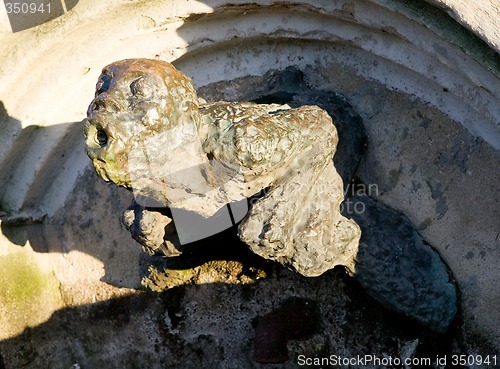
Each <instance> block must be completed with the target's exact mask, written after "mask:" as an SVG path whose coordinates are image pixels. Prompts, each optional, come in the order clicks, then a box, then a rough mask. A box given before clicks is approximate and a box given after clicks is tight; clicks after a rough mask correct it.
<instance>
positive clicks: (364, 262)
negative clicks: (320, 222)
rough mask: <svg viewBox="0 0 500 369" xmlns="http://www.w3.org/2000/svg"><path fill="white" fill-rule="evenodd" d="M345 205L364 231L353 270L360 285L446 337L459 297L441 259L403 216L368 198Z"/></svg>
mask: <svg viewBox="0 0 500 369" xmlns="http://www.w3.org/2000/svg"><path fill="white" fill-rule="evenodd" d="M346 204H348V205H349V206H345V207H344V209H346V210H347V213H348V214H349V216H351V217H352V218H353V219H354V220H356V222H357V223H358V224H359V226H360V227H361V229H362V235H361V240H360V245H359V251H358V254H357V256H356V266H355V268H354V274H355V276H356V278H357V279H358V280H359V282H360V283H361V285H362V286H363V287H364V288H365V289H366V290H367V291H368V293H370V295H372V296H373V297H374V298H375V299H376V300H378V301H379V302H380V303H382V304H383V305H384V306H386V307H388V308H389V309H391V310H395V311H397V312H399V313H402V314H404V315H407V316H409V317H412V318H414V319H415V320H417V321H418V322H419V323H420V324H422V325H424V326H427V327H429V328H431V329H433V330H435V331H437V332H441V333H444V332H446V330H447V329H448V327H449V325H450V323H451V321H452V319H453V318H454V317H455V314H456V312H457V306H456V303H457V296H456V291H455V286H454V285H453V282H452V281H451V278H450V275H449V274H448V271H447V269H446V266H445V264H444V263H443V261H442V260H441V258H440V257H439V254H438V253H437V252H436V251H435V250H434V249H432V248H431V246H429V245H428V244H427V243H426V242H425V241H424V240H423V239H422V237H421V236H420V235H419V234H418V233H417V231H416V230H415V229H414V228H413V227H412V225H411V223H410V222H409V221H408V220H407V219H406V218H405V217H404V216H403V215H400V214H398V213H397V212H396V211H394V210H392V209H390V208H388V207H386V206H384V205H382V204H381V203H378V202H376V201H375V200H373V199H371V198H370V197H369V196H367V195H357V196H353V197H350V198H348V199H347V200H346ZM355 209H356V210H355Z"/></svg>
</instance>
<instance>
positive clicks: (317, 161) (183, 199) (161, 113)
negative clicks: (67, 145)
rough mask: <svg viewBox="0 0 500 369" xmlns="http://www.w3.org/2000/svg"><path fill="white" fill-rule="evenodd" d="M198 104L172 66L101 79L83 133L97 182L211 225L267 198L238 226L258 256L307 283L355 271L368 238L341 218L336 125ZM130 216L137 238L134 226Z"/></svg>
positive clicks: (116, 72) (295, 113) (117, 66)
mask: <svg viewBox="0 0 500 369" xmlns="http://www.w3.org/2000/svg"><path fill="white" fill-rule="evenodd" d="M198 102H199V100H198V98H197V96H196V91H195V90H194V87H193V86H192V84H191V82H190V80H189V79H188V78H187V77H186V76H185V75H184V74H182V73H180V72H178V71H177V70H175V69H174V68H173V67H172V66H171V65H170V64H169V63H166V62H161V61H156V60H147V59H128V60H123V61H119V62H115V63H113V64H111V65H109V66H107V67H106V68H104V70H103V72H102V74H101V76H100V78H99V81H98V84H97V87H96V96H95V98H94V100H93V101H92V103H91V105H90V107H89V110H88V119H87V120H86V123H85V137H86V144H87V154H88V155H89V157H90V158H91V159H92V161H93V164H94V167H95V169H96V172H97V173H98V175H99V176H101V178H103V179H104V180H106V181H111V182H113V183H115V184H117V185H119V186H122V187H125V188H128V189H130V190H133V191H134V193H135V194H136V201H138V202H140V203H142V205H147V206H156V207H160V208H164V207H169V208H171V209H182V210H184V211H188V212H194V213H197V214H199V215H201V216H203V217H210V216H213V215H214V214H215V215H216V216H219V214H217V212H219V211H220V210H221V208H222V207H224V206H225V205H226V204H228V203H233V202H237V201H240V200H242V199H244V198H245V197H248V196H251V195H254V194H256V193H258V192H259V191H261V190H264V189H267V191H266V192H267V193H266V194H265V195H264V196H263V197H262V198H261V199H259V200H258V201H256V202H255V203H254V204H253V206H252V207H251V208H250V210H249V212H248V215H247V216H246V217H245V219H244V220H243V221H242V223H241V225H240V227H239V236H240V238H241V239H242V240H243V241H244V242H246V243H247V244H248V245H249V246H250V248H251V249H252V250H253V251H254V252H255V253H257V254H258V255H261V256H263V257H264V258H267V259H271V260H276V261H278V262H280V263H282V264H284V265H288V266H290V267H292V268H293V269H295V270H296V271H298V272H300V273H301V274H303V275H306V276H317V275H320V274H322V273H324V272H325V271H326V270H328V269H331V268H333V267H334V266H335V265H339V264H340V265H345V266H347V267H348V268H350V269H352V267H353V260H354V256H355V254H356V251H357V244H358V240H359V236H360V231H359V228H358V226H357V225H356V224H355V223H354V222H353V221H351V220H348V219H346V218H344V217H343V216H342V215H341V214H340V211H339V207H340V203H341V202H342V200H343V191H342V190H343V188H342V179H341V178H340V176H339V175H338V173H337V172H336V170H335V167H334V166H333V163H332V157H333V155H334V154H335V149H336V145H337V142H338V136H337V131H336V129H335V126H334V125H333V124H332V120H331V118H330V116H329V115H328V114H327V113H326V112H325V111H324V110H322V109H320V108H318V107H315V106H301V107H299V108H296V109H291V108H290V107H289V106H287V105H277V104H255V103H228V102H217V103H211V104H201V105H198ZM291 199H293V200H292V201H291ZM134 214H135V213H134ZM125 217H126V224H128V225H129V227H131V226H133V224H134V223H137V221H136V220H132V217H131V216H130V215H126V216H125ZM146 217H147V215H146ZM174 221H175V219H174ZM139 224H140V221H139ZM164 224H166V221H165V223H164ZM179 226H180V224H177V227H179ZM153 227H154V226H153ZM147 233H148V232H146V234H147ZM158 241H159V240H155V241H154V242H158Z"/></svg>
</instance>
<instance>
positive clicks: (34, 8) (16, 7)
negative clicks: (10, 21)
mask: <svg viewBox="0 0 500 369" xmlns="http://www.w3.org/2000/svg"><path fill="white" fill-rule="evenodd" d="M5 8H6V9H7V14H35V13H42V14H43V13H50V3H47V4H45V3H41V4H37V3H5Z"/></svg>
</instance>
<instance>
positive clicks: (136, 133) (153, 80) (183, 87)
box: [84, 59, 200, 189]
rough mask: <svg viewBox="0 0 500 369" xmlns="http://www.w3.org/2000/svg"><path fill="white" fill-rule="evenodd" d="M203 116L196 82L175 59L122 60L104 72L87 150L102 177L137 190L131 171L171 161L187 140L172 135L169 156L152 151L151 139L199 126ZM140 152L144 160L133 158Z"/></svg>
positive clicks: (91, 114) (87, 123) (90, 122)
mask: <svg viewBox="0 0 500 369" xmlns="http://www.w3.org/2000/svg"><path fill="white" fill-rule="evenodd" d="M199 120H200V118H199V113H198V99H197V95H196V90H195V89H194V86H193V84H192V82H191V80H190V79H189V78H188V77H187V76H185V75H184V74H183V73H181V72H179V71H178V70H176V69H175V68H174V67H173V66H172V65H171V64H170V63H167V62H164V61H160V60H151V59H125V60H121V61H117V62H114V63H112V64H110V65H108V66H107V67H105V68H104V69H103V70H102V73H101V75H100V77H99V80H98V82H97V85H96V92H95V97H94V99H93V101H92V102H91V104H90V106H89V108H88V111H87V119H86V120H85V129H84V135H85V143H86V153H87V155H88V156H89V157H90V159H91V160H92V162H93V165H94V168H95V170H96V172H97V174H98V175H99V176H100V177H101V178H102V179H104V180H105V181H111V182H113V183H115V184H117V185H119V186H122V187H125V188H128V189H132V187H133V185H132V182H133V178H131V172H136V173H137V171H140V169H141V168H146V167H147V168H146V169H147V170H151V167H148V164H151V162H152V161H154V160H161V161H162V162H166V161H168V160H169V157H168V153H169V152H170V153H171V152H175V147H176V146H178V145H181V144H182V141H183V138H182V137H175V133H174V134H171V135H170V136H171V137H169V138H168V140H169V142H168V145H169V147H163V152H162V154H161V155H163V156H161V155H160V156H157V155H156V154H155V153H154V152H151V151H148V152H146V151H147V150H146V151H145V149H144V148H145V147H152V145H148V143H149V142H150V141H151V140H152V139H154V138H155V137H156V136H158V135H159V134H160V133H163V134H164V135H165V132H178V131H179V130H178V129H177V130H176V127H181V126H182V127H184V126H185V125H186V124H189V125H190V126H192V127H194V129H195V130H196V128H197V127H198V126H199ZM182 129H184V130H185V128H182ZM153 146H154V145H153ZM134 153H135V154H134ZM138 153H139V154H140V155H139V156H141V155H142V156H141V157H140V158H139V159H138V158H137V157H133V155H136V156H137V154H138ZM165 155H167V156H165ZM131 165H132V167H131ZM133 175H134V174H132V176H133Z"/></svg>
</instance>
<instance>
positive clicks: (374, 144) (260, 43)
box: [0, 0, 500, 365]
mask: <svg viewBox="0 0 500 369" xmlns="http://www.w3.org/2000/svg"><path fill="white" fill-rule="evenodd" d="M430 2H432V3H439V4H440V5H441V6H442V7H444V8H445V9H446V11H451V12H453V14H454V17H455V18H457V19H460V21H463V20H464V21H465V23H467V24H468V25H470V27H471V28H472V29H473V30H474V32H475V33H478V34H480V35H481V37H483V39H485V40H486V41H487V42H488V43H489V44H490V45H493V47H495V45H497V44H498V42H496V41H495V40H496V39H498V37H496V38H495V30H497V28H498V27H496V26H495V25H494V22H489V24H488V26H486V25H485V26H484V27H483V26H481V25H480V24H479V25H478V24H477V23H475V17H476V16H477V15H479V14H483V13H484V12H483V10H484V9H486V11H487V12H488V14H492V11H491V6H490V5H491V4H493V3H494V2H492V1H484V2H476V3H471V2H463V1H461V0H456V1H451V0H446V1H441V0H432V1H430ZM444 4H445V5H444ZM462 4H465V6H466V8H467V11H469V10H470V13H469V12H467V14H466V13H464V11H463V9H464V8H463V5H462ZM247 5H248V4H247V3H246V2H244V1H234V2H231V3H230V4H229V3H226V2H225V1H223V0H213V1H208V0H207V1H199V2H184V1H182V2H177V1H172V2H155V3H154V4H153V3H151V2H129V1H119V0H117V1H113V2H99V1H94V0H81V1H80V2H79V4H78V5H77V6H76V7H75V8H74V9H73V10H72V11H71V12H68V13H67V14H66V15H64V16H62V17H60V18H58V21H57V22H52V23H48V24H46V25H43V26H40V27H38V28H36V29H31V30H26V31H23V32H20V33H16V34H10V30H9V27H8V25H7V24H5V22H4V21H5V19H0V22H2V23H1V26H2V27H1V30H2V34H1V38H2V43H1V44H0V57H1V60H2V65H1V69H2V70H3V71H4V72H5V71H8V72H5V73H2V84H1V85H0V93H1V97H0V99H1V100H2V102H3V105H2V107H0V111H1V113H2V114H1V115H2V122H1V123H0V124H1V126H0V127H1V129H2V135H0V142H1V144H2V145H0V167H1V168H2V172H1V173H0V189H1V191H0V197H1V210H2V211H4V212H8V213H9V218H8V219H7V220H5V221H4V222H2V232H3V234H4V236H5V237H7V238H6V241H5V242H7V243H9V242H14V243H16V242H18V240H19V239H23V240H24V242H21V244H24V243H25V242H26V234H27V233H28V234H29V232H26V228H23V227H31V226H28V225H27V224H33V223H40V222H43V224H47V223H50V222H53V224H52V225H55V228H56V229H57V232H55V233H54V234H51V235H50V236H51V237H52V238H51V237H48V239H50V240H51V241H53V240H54V237H55V238H57V237H59V238H60V240H59V242H58V243H56V244H55V245H57V247H59V245H62V246H61V247H60V248H61V250H63V251H64V252H67V251H68V250H83V252H82V253H81V254H76V253H73V254H72V255H70V257H68V260H69V261H68V262H65V263H61V264H57V263H54V269H55V275H57V276H61V275H63V276H65V278H66V279H64V278H62V277H59V278H61V279H62V280H60V281H59V282H58V283H61V285H62V286H63V287H65V286H66V292H65V293H66V295H67V296H70V297H71V298H70V299H69V300H72V299H75V301H80V302H81V303H84V302H83V301H85V302H90V297H88V296H87V292H86V291H88V290H90V288H93V287H94V285H87V284H85V283H83V282H82V280H81V278H80V277H81V273H83V272H87V273H89V274H90V276H89V277H88V279H86V281H94V280H97V281H98V282H97V283H100V281H99V279H100V278H101V277H102V275H101V274H100V273H101V269H103V268H102V265H101V266H99V265H100V264H98V263H99V262H102V263H104V264H105V265H106V267H105V268H104V269H106V271H107V272H109V269H110V267H109V265H110V264H113V265H118V264H121V265H124V266H123V267H122V269H120V271H122V272H124V273H125V272H127V273H129V274H130V271H131V270H134V268H135V263H136V259H135V258H130V260H129V259H126V260H128V261H126V260H125V258H123V259H120V262H116V260H118V259H116V258H115V259H114V260H115V261H113V260H112V259H111V256H106V255H108V254H109V255H117V253H115V251H116V250H117V249H115V248H114V247H115V246H114V245H113V241H115V244H116V245H124V246H123V248H122V251H124V250H128V251H127V252H129V251H130V248H129V247H131V244H132V243H131V244H127V242H126V240H127V239H128V234H125V233H126V232H125V231H124V230H123V229H120V228H119V227H118V226H117V225H114V226H113V227H108V226H107V224H99V227H100V228H99V229H101V228H102V229H101V230H102V232H103V233H105V232H107V234H108V236H109V240H106V241H105V242H104V241H102V240H101V239H100V238H99V234H97V233H96V234H95V235H89V233H88V232H87V233H85V235H82V234H81V233H82V232H83V231H81V230H80V228H79V227H80V226H78V225H76V223H75V224H72V223H71V221H69V220H68V219H70V218H71V216H73V217H74V214H73V212H74V211H81V210H79V209H80V208H79V207H80V205H81V204H82V203H83V204H86V205H85V206H87V207H88V208H86V209H87V212H85V213H84V215H85V217H87V218H86V219H83V218H82V219H78V221H80V220H81V221H82V225H81V227H82V228H84V227H85V226H88V224H92V219H89V218H88V217H90V216H91V215H92V214H94V213H95V211H102V212H103V214H105V215H106V217H107V218H109V217H110V216H112V215H113V216H114V215H115V213H116V214H118V213H119V212H120V211H121V210H120V209H121V206H119V205H116V204H122V205H123V206H126V204H125V202H126V201H125V200H123V201H122V202H121V203H120V202H111V201H109V202H110V203H112V204H113V207H111V208H109V209H108V208H105V207H104V205H103V204H99V206H98V207H95V204H92V202H91V200H86V199H92V193H91V192H89V193H87V192H85V191H84V190H82V183H85V188H89V186H88V185H87V184H88V183H94V181H93V178H92V177H89V175H88V173H89V172H88V169H89V162H88V158H86V157H85V155H84V154H83V142H81V140H79V138H78V136H79V133H78V132H79V130H80V126H79V124H78V123H76V124H67V123H68V122H78V121H80V120H81V119H82V118H83V116H84V113H85V108H86V106H87V105H88V102H89V97H90V96H92V95H93V90H94V86H95V81H96V78H97V76H98V75H99V73H100V70H101V69H102V67H103V66H104V65H107V64H109V63H110V62H113V61H115V60H119V59H123V58H128V57H149V58H161V59H164V60H167V61H171V62H174V64H175V65H176V66H177V67H178V68H179V69H180V70H182V71H184V72H187V73H188V75H189V76H191V77H192V78H193V80H194V82H195V85H196V87H197V88H201V87H203V86H207V85H209V84H210V83H213V82H217V81H222V82H223V83H221V84H220V85H219V88H218V90H217V94H215V92H214V94H213V96H214V98H220V99H222V100H228V99H231V98H235V99H236V98H238V96H240V95H238V89H239V86H238V85H237V84H235V83H231V82H230V81H232V80H234V79H235V78H239V77H248V76H257V77H258V76H263V75H264V74H265V73H266V72H267V71H269V70H273V69H280V70H283V69H285V68H286V67H288V66H296V67H297V68H298V69H300V70H302V71H304V73H305V75H306V78H307V81H308V83H309V85H310V86H311V87H312V88H314V89H317V90H331V91H336V92H339V93H341V94H343V95H344V96H346V97H347V98H348V100H349V101H350V103H351V104H352V106H353V107H354V109H355V110H356V111H357V112H358V113H359V114H360V116H361V117H362V119H363V121H364V123H365V128H366V133H367V136H368V140H369V141H370V146H369V147H368V148H367V152H366V155H365V159H364V161H363V162H362V163H361V165H360V167H359V168H358V171H357V176H358V177H359V179H360V180H361V181H362V183H365V184H367V186H368V189H371V190H370V192H371V193H370V194H371V195H373V197H375V198H376V199H377V200H378V201H380V202H382V203H384V204H386V205H388V206H390V207H391V208H393V209H395V210H397V211H398V212H400V213H403V214H405V216H406V217H407V218H408V219H409V221H410V222H411V224H414V225H415V226H416V227H417V230H418V233H419V234H420V235H422V237H423V238H424V239H425V240H426V241H428V242H429V243H430V244H432V245H433V246H434V247H435V248H436V250H438V252H439V254H440V255H441V256H442V258H443V259H444V261H445V262H446V263H447V264H448V265H449V267H450V269H451V270H452V272H453V275H454V276H455V278H456V283H457V286H458V287H459V290H460V291H461V295H460V300H459V303H460V305H461V307H462V314H461V318H462V320H461V325H460V328H459V329H460V330H461V332H462V333H463V338H464V341H465V343H466V344H467V345H468V347H469V349H468V352H474V351H475V350H476V348H475V345H476V344H477V343H482V344H484V345H487V343H489V344H491V345H492V347H495V348H496V349H497V350H498V347H500V343H499V342H500V328H499V326H498V325H497V324H494V322H496V321H498V320H499V319H500V311H499V310H498V308H497V295H498V280H499V278H500V271H499V269H498V267H497V266H498V260H499V259H500V251H499V248H498V244H499V235H498V229H499V228H500V227H499V223H498V208H499V204H498V200H497V199H499V198H500V196H499V195H500V187H499V186H500V185H499V183H500V182H499V181H498V176H499V174H498V173H499V168H500V158H499V156H500V155H499V151H498V149H499V146H500V145H499V142H500V140H499V135H500V132H499V128H498V122H499V121H500V114H499V109H500V104H499V94H500V82H499V74H500V73H499V70H500V62H499V56H498V53H497V51H498V48H497V49H496V50H497V51H495V50H494V49H491V48H489V47H488V46H487V45H486V44H485V43H484V42H482V41H481V40H480V39H478V38H477V37H475V36H474V34H472V33H470V32H469V31H467V30H465V29H464V28H463V27H461V26H460V25H459V24H458V23H456V22H455V21H453V19H452V18H450V17H448V16H447V15H446V13H445V12H443V11H440V10H439V9H437V8H434V7H432V6H429V5H427V4H425V3H424V2H419V3H418V4H414V3H413V2H410V1H403V0H398V1H392V0H391V1H388V0H374V1H356V2H348V1H320V0H309V1H301V2H294V3H289V2H270V1H264V0H263V1H257V2H255V3H252V4H251V5H248V8H245V6H247ZM460 9H462V10H460ZM477 9H479V10H480V11H477ZM481 9H483V10H481ZM488 9H490V10H488ZM110 14H112V17H110ZM471 14H472V15H473V16H472V18H471V17H470V15H471ZM497 18H498V16H496V15H495V14H493V19H497ZM487 19H491V18H488V17H487V16H486V17H484V18H481V22H485V23H487ZM103 24H106V28H105V29H104V28H103V27H102V25H103ZM495 27H496V28H495ZM492 29H493V31H491V30H492ZM7 31H8V32H7ZM497 34H498V33H497ZM96 40H99V42H96ZM103 45H105V47H103ZM41 61H43V62H41ZM26 71H29V73H26ZM224 81H226V82H224ZM254 87H255V89H258V86H257V85H254ZM201 90H202V89H201ZM47 91H64V94H59V95H57V98H56V99H54V95H53V94H51V93H47ZM47 107H50V109H47ZM370 185H372V187H370ZM96 188H98V189H99V191H100V193H101V192H102V193H103V194H108V196H109V197H106V199H108V198H109V199H111V198H116V196H118V195H117V194H116V193H114V192H109V193H108V192H106V191H109V190H107V189H105V188H103V187H101V186H99V185H97V184H96ZM82 193H83V195H82ZM78 196H82V198H80V197H78ZM82 199H83V200H82ZM92 206H94V208H95V209H100V210H95V211H91V210H89V209H91V208H92ZM74 209H77V210H74ZM44 216H45V217H44ZM71 219H75V218H71ZM75 222H77V221H75ZM7 223H10V224H11V226H12V227H11V226H8V225H7ZM97 223H99V222H98V221H97V220H95V221H94V224H97ZM23 224H24V225H23ZM14 225H15V227H19V228H13V227H14ZM7 228H9V229H8V232H7ZM14 229H15V231H13V230H14ZM12 232H14V233H15V235H12ZM98 233H99V232H98ZM89 237H92V238H91V241H89V239H88V238H89ZM28 238H29V237H28ZM61 240H62V241H61ZM2 241H3V240H2ZM99 242H101V243H99ZM94 244H95V245H94ZM108 244H109V248H107V247H106V246H105V245H108ZM52 246H54V244H53V245H52ZM94 249H95V250H94ZM89 250H93V252H94V254H93V255H97V257H98V258H97V261H96V264H95V265H94V264H92V265H93V268H83V267H82V269H78V268H77V267H78V266H80V265H85V266H87V265H88V264H86V261H85V260H86V259H85V258H84V256H85V257H86V256H88V255H87V254H88V253H89ZM64 255H65V257H66V256H67V255H66V254H64ZM121 255H122V256H123V255H125V254H124V253H122V254H121ZM8 257H9V255H7V256H6V258H8ZM125 265H126V266H127V267H125ZM83 269H86V270H83ZM87 269H88V270H87ZM117 270H118V269H117ZM68 275H73V277H74V285H73V286H71V287H69V288H68V287H67V286H68V282H67V281H68V280H67V277H68ZM127 275H128V274H127ZM104 279H105V280H109V279H106V278H104ZM111 279H112V281H113V283H118V281H120V280H121V279H122V277H121V276H120V277H116V278H111ZM92 283H93V282H92ZM74 286H79V287H80V288H81V289H77V287H74ZM109 288H110V290H109V291H108V292H109V293H107V294H106V293H103V294H98V295H96V296H98V298H100V299H106V298H109V296H112V295H113V293H114V292H116V291H115V290H112V289H111V287H109ZM194 295H195V294H194V293H193V294H191V295H190V296H189V297H190V298H195V296H194ZM99 296H100V297H99ZM103 296H104V297H103ZM84 297H85V298H88V299H87V300H85V298H84ZM50 313H51V312H49V313H48V314H46V315H47V316H50ZM44 316H45V315H44ZM41 321H42V320H40V322H41ZM194 327H195V328H196V327H197V326H196V324H194ZM477 337H480V339H478V338H477ZM484 345H483V349H482V350H483V352H485V353H487V351H488V350H487V349H485V348H484V347H487V346H484ZM69 365H71V364H69Z"/></svg>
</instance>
